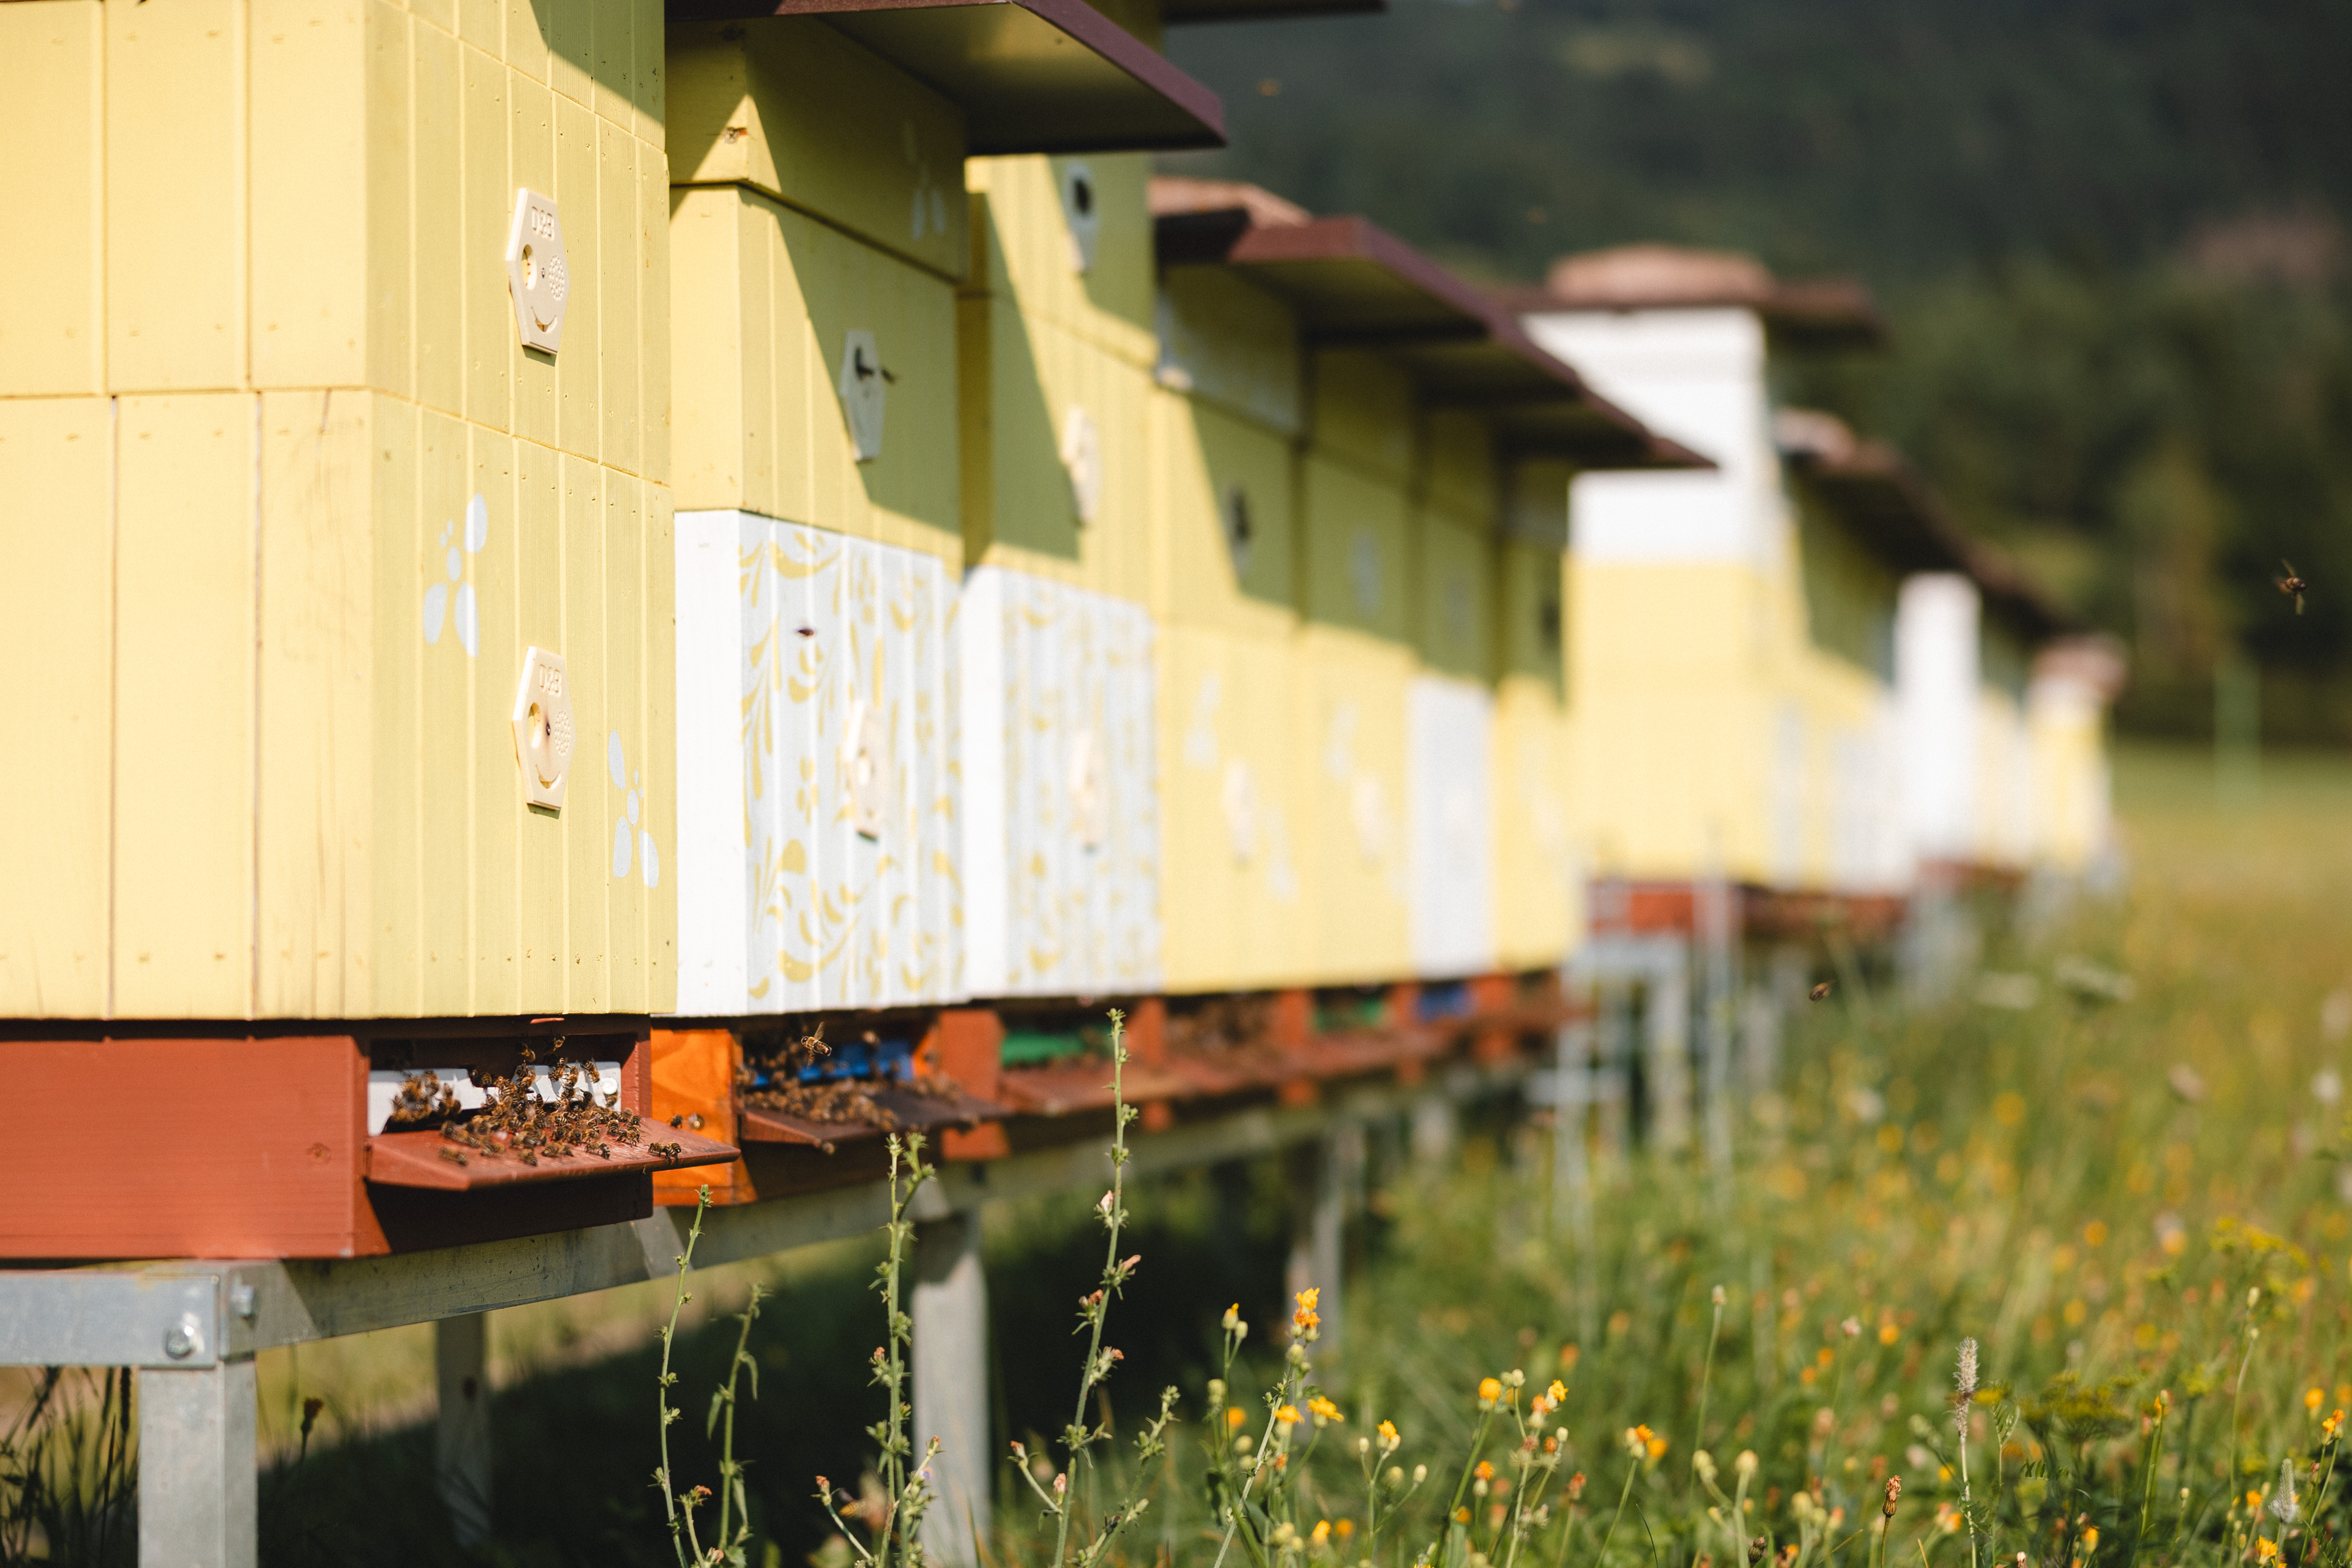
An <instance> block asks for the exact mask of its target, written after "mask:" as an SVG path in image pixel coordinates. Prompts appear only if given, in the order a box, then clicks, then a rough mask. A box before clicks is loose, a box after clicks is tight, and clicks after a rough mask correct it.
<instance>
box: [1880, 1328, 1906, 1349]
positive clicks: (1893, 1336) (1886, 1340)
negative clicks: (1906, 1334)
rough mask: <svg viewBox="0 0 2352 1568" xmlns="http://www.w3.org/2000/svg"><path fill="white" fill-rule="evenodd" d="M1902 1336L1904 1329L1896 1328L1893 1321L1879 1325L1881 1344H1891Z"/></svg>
mask: <svg viewBox="0 0 2352 1568" xmlns="http://www.w3.org/2000/svg"><path fill="white" fill-rule="evenodd" d="M1902 1337H1903V1331H1902V1330H1900V1329H1898V1328H1896V1327H1895V1325H1894V1324H1893V1323H1881V1324H1879V1325H1878V1342H1879V1343H1880V1344H1883V1345H1891V1344H1893V1343H1894V1342H1895V1341H1896V1340H1899V1339H1901V1338H1902Z"/></svg>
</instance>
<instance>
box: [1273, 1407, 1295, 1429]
mask: <svg viewBox="0 0 2352 1568" xmlns="http://www.w3.org/2000/svg"><path fill="white" fill-rule="evenodd" d="M1274 1424H1275V1425H1276V1426H1297V1425H1298V1406H1297V1405H1283V1406H1282V1407H1281V1408H1279V1409H1277V1410H1276V1412H1275V1413H1274Z"/></svg>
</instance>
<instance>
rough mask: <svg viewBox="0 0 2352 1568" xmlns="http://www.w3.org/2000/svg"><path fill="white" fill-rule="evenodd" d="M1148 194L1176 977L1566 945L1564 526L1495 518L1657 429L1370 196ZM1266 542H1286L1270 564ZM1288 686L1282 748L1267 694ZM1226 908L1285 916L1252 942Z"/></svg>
mask: <svg viewBox="0 0 2352 1568" xmlns="http://www.w3.org/2000/svg"><path fill="white" fill-rule="evenodd" d="M1153 200H1154V205H1155V206H1156V208H1157V209H1158V210H1159V211H1160V214H1161V216H1160V224H1161V240H1160V256H1161V260H1162V264H1163V268H1164V269H1165V272H1166V278H1165V281H1164V283H1163V289H1164V294H1163V310H1162V322H1163V335H1164V340H1165V348H1164V353H1165V356H1166V357H1165V359H1164V362H1163V364H1162V368H1161V380H1162V383H1163V384H1164V386H1165V387H1166V388H1167V389H1168V395H1169V397H1170V401H1171V413H1172V414H1173V417H1172V419H1171V420H1170V421H1169V422H1167V423H1166V424H1164V425H1163V429H1165V430H1166V431H1167V432H1168V436H1167V439H1168V441H1169V450H1170V453H1171V462H1172V465H1173V473H1172V475H1171V482H1170V483H1169V484H1168V486H1167V493H1168V496H1169V498H1170V505H1169V507H1168V510H1167V512H1166V515H1165V517H1164V518H1163V520H1162V522H1161V529H1162V533H1163V537H1164V539H1165V541H1166V542H1165V544H1164V546H1163V549H1164V552H1165V558H1166V561H1167V567H1166V570H1165V574H1164V581H1163V585H1162V587H1161V589H1160V599H1159V600H1158V601H1156V602H1157V603H1159V604H1160V605H1163V606H1164V608H1163V609H1162V611H1161V614H1162V618H1163V621H1164V623H1165V626H1166V630H1165V632H1164V634H1163V635H1164V636H1165V637H1166V638H1167V639H1168V640H1169V641H1170V643H1171V655H1170V658H1169V659H1168V661H1167V662H1168V667H1169V668H1171V670H1172V671H1173V672H1174V674H1173V676H1172V685H1173V687H1174V689H1173V690H1172V691H1171V696H1170V699H1169V711H1168V714H1167V717H1166V718H1165V719H1164V721H1163V723H1162V733H1163V735H1165V736H1166V737H1168V744H1169V746H1170V749H1171V755H1170V757H1169V758H1168V760H1167V762H1166V763H1165V764H1164V771H1165V776H1166V777H1168V778H1169V779H1170V780H1171V784H1170V785H1169V787H1168V789H1167V791H1166V792H1165V793H1166V795H1167V796H1168V799H1169V801H1170V805H1169V807H1168V810H1169V826H1168V829H1167V834H1166V838H1167V842H1168V844H1169V850H1168V855H1167V860H1168V864H1169V866H1170V868H1171V869H1170V889H1171V891H1170V895H1169V907H1170V910H1171V917H1170V918H1171V935H1170V947H1171V955H1181V956H1171V986H1172V987H1173V988H1175V989H1180V990H1181V989H1186V988H1190V987H1195V986H1198V987H1202V988H1212V987H1223V986H1234V985H1241V984H1253V983H1255V984H1265V983H1269V981H1270V980H1271V979H1272V978H1273V977H1276V976H1283V975H1289V976H1297V977H1299V978H1302V979H1303V980H1305V981H1306V982H1307V983H1310V984H1318V985H1330V986H1340V985H1360V984H1373V983H1379V982H1389V981H1397V980H1405V979H1415V978H1418V979H1427V980H1453V979H1459V978H1464V977H1467V976H1470V975H1475V974H1482V973H1488V972H1491V971H1493V970H1494V969H1496V967H1497V966H1498V965H1500V964H1503V963H1509V964H1510V965H1511V966H1513V967H1538V966H1548V965H1549V964H1552V963H1557V962H1559V959H1560V957H1561V956H1562V954H1563V953H1564V952H1565V949H1566V944H1567V939H1568V931H1569V929H1570V913H1571V905H1572V893H1571V890H1570V887H1569V879H1568V877H1567V875H1566V853H1565V851H1566V847H1567V841H1566V834H1565V831H1564V821H1563V817H1562V815H1561V812H1560V800H1559V786H1560V784H1561V776H1560V769H1561V754H1560V753H1561V742H1562V739H1563V736H1564V726H1563V721H1562V714H1561V709H1560V704H1559V643H1558V627H1559V598H1558V595H1559V542H1560V541H1559V538H1558V537H1557V527H1556V525H1548V526H1549V533H1545V532H1544V531H1543V530H1537V531H1534V532H1532V533H1531V532H1530V531H1528V529H1526V528H1524V527H1522V526H1520V525H1519V523H1518V522H1517V521H1515V520H1513V519H1511V518H1508V517H1507V508H1508V505H1509V503H1510V500H1511V498H1512V495H1513V493H1514V489H1515V487H1514V485H1513V484H1512V483H1511V476H1513V475H1514V474H1516V473H1518V472H1520V471H1522V470H1524V469H1525V468H1527V467H1528V464H1529V463H1530V461H1531V460H1538V454H1540V455H1541V459H1540V460H1541V461H1542V462H1545V463H1549V466H1550V468H1551V471H1552V473H1553V475H1554V477H1555V478H1557V479H1560V482H1561V483H1562V484H1563V485H1564V482H1565V481H1564V478H1561V475H1560V470H1559V468H1558V467H1557V463H1558V456H1559V452H1560V451H1562V450H1567V449H1575V450H1577V451H1579V452H1580V453H1581V454H1582V455H1583V456H1585V457H1586V458H1590V459H1591V460H1595V461H1617V462H1623V461H1637V462H1643V463H1647V462H1652V461H1656V460H1659V459H1660V458H1661V457H1662V456H1663V455H1664V454H1663V453H1662V452H1661V451H1659V450H1656V449H1654V447H1653V446H1652V444H1651V442H1650V438H1649V437H1648V434H1647V432H1643V431H1640V430H1639V428H1638V426H1632V425H1631V422H1630V421H1627V420H1625V419H1624V418H1623V416H1621V415H1618V414H1617V413H1616V411H1614V410H1613V409H1609V408H1608V407H1607V405H1601V404H1599V403H1598V402H1597V400H1593V399H1591V397H1590V395H1589V394H1586V393H1585V392H1584V391H1583V389H1582V388H1581V387H1580V385H1579V384H1577V383H1576V382H1575V380H1574V378H1573V376H1572V375H1570V374H1569V373H1568V372H1567V371H1566V370H1565V369H1564V368H1563V367H1560V366H1559V365H1558V364H1557V363H1555V362H1552V361H1550V360H1549V359H1548V358H1547V357H1546V356H1544V355H1542V354H1541V353H1539V352H1538V351H1536V350H1534V349H1533V347H1532V345H1528V344H1527V343H1525V342H1524V340H1523V339H1520V338H1519V337H1518V336H1517V332H1516V331H1515V330H1514V329H1511V328H1510V327H1509V326H1508V324H1507V322H1503V321H1499V320H1498V319H1495V318H1494V317H1493V312H1492V310H1491V307H1489V306H1488V305H1487V304H1486V301H1485V300H1483V299H1481V298H1480V297H1478V296H1476V295H1475V294H1474V293H1472V292H1471V291H1470V290H1469V289H1467V288H1466V287H1465V286H1464V285H1462V284H1461V283H1460V282H1459V281H1458V280H1456V279H1453V278H1451V277H1450V275H1447V274H1445V273H1444V271H1443V270H1442V269H1440V268H1436V267H1435V266H1434V264H1433V263H1431V262H1429V261H1428V260H1427V259H1426V258H1423V257H1421V256H1419V255H1418V253H1415V252H1412V250H1410V248H1409V247H1404V246H1402V244H1401V243H1400V242H1398V241H1396V240H1394V239H1392V238H1391V237H1388V236H1386V235H1385V234H1382V233H1381V231H1379V230H1378V229H1376V228H1373V227H1372V226H1370V225H1369V224H1366V223H1364V222H1363V220H1361V219H1358V218H1329V219H1319V220H1318V219H1315V218H1312V217H1311V216H1309V215H1307V213H1305V212H1303V211H1301V210H1300V209H1298V208H1297V207H1295V206H1293V205H1290V204H1288V203H1286V202H1284V201H1282V200H1280V199H1279V198H1277V197H1275V196H1272V195H1269V194H1267V193H1265V192H1264V191H1260V190H1257V189H1255V188H1254V187H1249V186H1243V185H1235V184H1228V183H1223V182H1213V181H1192V180H1181V179H1168V180H1163V181H1160V182H1155V188H1154V193H1153ZM1498 394H1507V395H1505V396H1498ZM1498 403H1500V404H1507V405H1509V406H1511V407H1513V408H1515V409H1517V410H1519V411H1520V412H1519V413H1518V414H1517V415H1516V416H1513V417H1512V418H1510V419H1508V420H1506V419H1504V418H1500V417H1498V416H1496V415H1495V414H1494V413H1492V412H1490V411H1487V410H1491V409H1492V408H1493V407H1494V406H1496V405H1497V404H1498ZM1537 410H1545V411H1546V412H1542V413H1537V412H1535V411H1537ZM1547 421H1549V423H1547ZM1563 421H1564V423H1563ZM1286 446H1287V447H1290V448H1291V450H1290V451H1288V452H1286V450H1285V447H1286ZM1670 460H1675V461H1679V460H1682V458H1681V457H1680V456H1676V457H1674V458H1671V459H1670ZM1285 468H1287V469H1288V474H1289V477H1288V481H1287V482H1288V485H1289V487H1290V488H1291V489H1292V491H1293V492H1294V493H1295V495H1296V497H1297V499H1296V500H1295V501H1291V502H1287V503H1286V505H1285V506H1284V507H1283V508H1281V509H1280V510H1278V511H1275V512H1272V513H1268V514H1267V515H1269V516H1270V517H1271V519H1272V521H1273V524H1274V526H1273V527H1272V528H1267V527H1265V526H1261V521H1260V514H1261V513H1267V509H1266V508H1265V507H1264V506H1263V505H1261V504H1255V503H1253V504H1251V505H1250V506H1249V508H1248V510H1247V513H1246V523H1245V524H1244V522H1242V521H1240V520H1238V519H1237V517H1236V514H1235V506H1236V503H1237V500H1239V501H1250V500H1251V498H1252V497H1253V496H1254V495H1255V494H1257V493H1259V492H1261V491H1263V490H1264V489H1266V488H1268V487H1270V486H1272V485H1273V484H1275V483H1276V479H1277V477H1278V476H1280V475H1281V474H1282V473H1283V471H1284V469H1285ZM1244 476H1246V478H1244ZM1551 510H1553V512H1555V513H1557V511H1558V510H1559V509H1558V507H1557V506H1555V507H1553V508H1552V509H1551ZM1538 535H1542V536H1541V537H1538ZM1270 543H1279V544H1281V545H1282V546H1284V547H1285V548H1286V554H1287V559H1286V561H1285V562H1284V563H1282V564H1281V565H1280V566H1274V565H1268V564H1264V563H1261V559H1260V554H1259V552H1262V551H1263V550H1264V549H1265V547H1266V546H1267V545H1268V544H1270ZM1244 549H1245V550H1246V554H1244ZM1293 563H1295V564H1293ZM1285 593H1286V595H1287V596H1286V597H1285ZM1236 678H1238V679H1241V680H1242V681H1244V683H1245V685H1244V689H1243V691H1242V692H1241V693H1240V694H1239V695H1238V696H1236V695H1235V694H1234V692H1233V689H1232V683H1233V682H1234V679H1236ZM1285 703H1286V704H1287V710H1288V713H1289V715H1290V718H1289V721H1288V725H1287V731H1288V733H1287V738H1286V739H1287V749H1288V753H1289V754H1288V758H1287V761H1286V762H1282V763H1278V762H1276V761H1274V760H1273V759H1272V757H1271V755H1270V753H1271V752H1273V751H1274V749H1275V745H1276V738H1275V736H1274V735H1273V734H1272V733H1270V732H1268V731H1266V730H1265V726H1266V724H1267V722H1268V721H1267V719H1266V717H1265V716H1266V715H1268V714H1272V713H1276V712H1278V711H1280V710H1281V709H1282V706H1283V704H1285ZM1268 779H1274V780H1277V781H1279V784H1278V786H1276V787H1269V786H1268V785H1267V784H1265V782H1264V781H1265V780H1268ZM1504 781H1507V782H1504ZM1506 789H1507V790H1508V791H1509V794H1508V796H1507V801H1506V797H1505V790H1506ZM1506 858H1508V859H1509V862H1510V863H1509V864H1508V865H1505V864H1504V861H1505V860H1506ZM1233 909H1240V910H1246V911H1248V913H1247V915H1246V917H1245V920H1246V923H1247V929H1248V930H1249V931H1253V932H1255V931H1258V930H1260V929H1261V928H1265V927H1273V928H1275V929H1278V930H1282V931H1285V932H1286V935H1285V937H1284V939H1283V940H1282V941H1280V942H1273V943H1261V944H1259V945H1256V946H1253V947H1251V948H1249V949H1248V951H1247V952H1246V954H1245V953H1244V950H1243V942H1241V941H1239V940H1237V939H1236V938H1235V937H1234V936H1233V935H1232V934H1231V933H1230V932H1228V931H1225V930H1224V929H1223V927H1224V925H1225V924H1226V923H1227V922H1226V921H1225V920H1223V918H1222V917H1223V914H1224V911H1226V910H1233ZM1506 927H1507V928H1508V929H1507V931H1506ZM1252 940H1255V939H1254V938H1253V939H1252Z"/></svg>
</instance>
